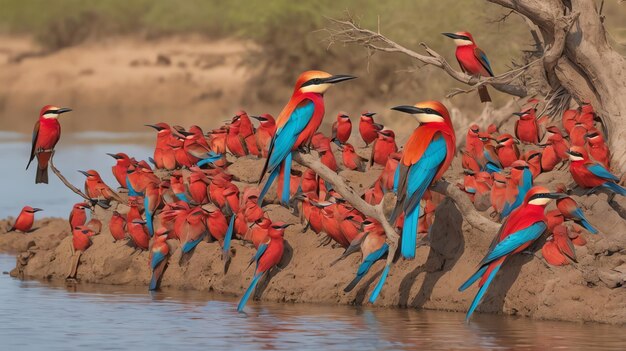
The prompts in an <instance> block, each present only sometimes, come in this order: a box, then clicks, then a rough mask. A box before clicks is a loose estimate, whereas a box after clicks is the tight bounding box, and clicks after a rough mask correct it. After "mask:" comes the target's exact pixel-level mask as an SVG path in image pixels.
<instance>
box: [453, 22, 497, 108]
mask: <svg viewBox="0 0 626 351" xmlns="http://www.w3.org/2000/svg"><path fill="white" fill-rule="evenodd" d="M442 34H443V35H445V36H446V37H448V38H451V39H454V43H455V44H456V52H455V55H456V59H457V61H458V62H459V66H461V70H463V72H465V73H467V74H469V75H472V76H479V77H493V70H492V69H491V64H490V63H489V59H488V58H487V55H486V54H485V53H484V52H483V51H482V50H481V49H480V48H479V47H478V46H477V45H476V43H475V41H474V38H473V37H472V35H471V34H470V33H468V32H456V33H442ZM478 95H479V97H480V102H488V101H491V97H490V96H489V92H488V91H487V86H485V85H481V86H479V87H478Z"/></svg>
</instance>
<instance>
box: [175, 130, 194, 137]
mask: <svg viewBox="0 0 626 351" xmlns="http://www.w3.org/2000/svg"><path fill="white" fill-rule="evenodd" d="M177 132H178V133H179V134H181V135H182V136H190V135H193V133H190V132H187V131H184V130H178V131H177Z"/></svg>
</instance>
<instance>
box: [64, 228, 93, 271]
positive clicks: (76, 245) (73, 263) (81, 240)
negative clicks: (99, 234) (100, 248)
mask: <svg viewBox="0 0 626 351" xmlns="http://www.w3.org/2000/svg"><path fill="white" fill-rule="evenodd" d="M94 234H95V233H94V232H93V231H92V230H91V229H89V228H87V227H84V226H78V227H74V228H73V230H72V249H73V250H74V252H72V257H71V258H70V268H69V270H68V274H67V278H68V279H73V278H76V273H77V271H78V264H79V262H80V256H81V255H82V253H83V252H84V251H86V250H87V249H88V248H89V247H90V246H91V237H92V236H93V235H94Z"/></svg>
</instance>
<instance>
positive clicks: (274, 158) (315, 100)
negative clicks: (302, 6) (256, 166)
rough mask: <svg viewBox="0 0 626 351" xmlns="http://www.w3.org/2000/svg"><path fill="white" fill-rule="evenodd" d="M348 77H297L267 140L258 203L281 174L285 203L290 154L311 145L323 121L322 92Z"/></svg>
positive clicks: (318, 74)
mask: <svg viewBox="0 0 626 351" xmlns="http://www.w3.org/2000/svg"><path fill="white" fill-rule="evenodd" d="M354 78H356V77H353V76H349V75H331V74H330V73H327V72H323V71H306V72H304V73H302V74H300V76H299V77H298V80H297V81H296V84H295V87H294V90H293V94H292V95H291V99H290V100H289V102H288V103H287V105H286V106H285V107H284V108H283V110H282V111H281V112H280V114H279V115H278V118H277V119H276V134H275V135H274V137H273V138H272V140H271V141H270V147H269V151H268V157H267V160H266V162H265V165H264V166H263V170H262V171H261V176H260V177H259V184H261V182H262V181H263V178H264V177H265V174H266V173H269V176H268V179H267V181H266V182H265V184H264V185H263V189H262V190H261V194H260V195H259V200H258V202H259V204H262V202H263V198H264V197H265V194H266V193H267V191H268V190H269V188H270V186H271V185H272V183H273V182H274V180H275V179H276V177H277V176H278V174H279V173H282V174H283V177H284V182H283V189H282V190H283V191H282V199H281V200H282V201H283V202H284V203H288V202H289V198H288V197H289V189H290V188H289V183H290V177H289V175H290V174H291V152H292V151H294V150H297V149H298V148H300V147H301V146H308V145H310V143H311V138H312V137H313V134H315V132H316V131H317V129H318V128H319V126H320V125H321V124H322V120H323V118H324V93H325V92H326V90H328V88H329V87H330V86H331V85H333V84H337V83H339V82H344V81H347V80H351V79H354Z"/></svg>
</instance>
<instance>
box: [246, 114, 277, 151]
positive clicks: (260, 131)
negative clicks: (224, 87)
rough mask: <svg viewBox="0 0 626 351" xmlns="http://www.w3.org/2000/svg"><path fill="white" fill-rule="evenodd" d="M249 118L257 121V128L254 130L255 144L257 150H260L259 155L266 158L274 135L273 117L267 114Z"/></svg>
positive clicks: (274, 123)
mask: <svg viewBox="0 0 626 351" xmlns="http://www.w3.org/2000/svg"><path fill="white" fill-rule="evenodd" d="M250 117H252V118H254V119H256V120H257V121H259V127H258V128H257V129H256V144H257V147H258V148H259V150H261V155H262V156H263V157H267V153H268V152H269V149H270V142H271V141H272V137H274V134H275V133H276V121H274V117H272V115H270V114H269V113H264V114H262V115H260V116H250Z"/></svg>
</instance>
